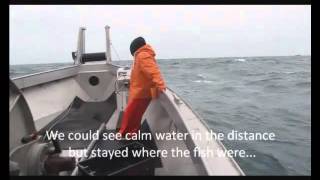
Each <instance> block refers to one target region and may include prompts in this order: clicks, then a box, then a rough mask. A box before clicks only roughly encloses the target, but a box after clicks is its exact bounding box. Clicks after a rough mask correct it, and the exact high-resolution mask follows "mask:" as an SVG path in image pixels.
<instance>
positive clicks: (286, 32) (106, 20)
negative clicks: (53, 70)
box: [10, 5, 311, 64]
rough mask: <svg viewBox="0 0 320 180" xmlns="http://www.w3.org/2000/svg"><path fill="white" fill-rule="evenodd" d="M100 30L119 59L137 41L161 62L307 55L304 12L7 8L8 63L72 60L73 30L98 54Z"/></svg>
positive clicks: (214, 8) (308, 21)
mask: <svg viewBox="0 0 320 180" xmlns="http://www.w3.org/2000/svg"><path fill="white" fill-rule="evenodd" d="M105 25H109V26H111V41H112V44H113V46H114V47H115V49H116V51H117V52H118V54H119V56H120V58H121V59H122V60H129V59H132V56H131V55H130V51H129V45H130V42H131V41H132V40H133V39H134V38H135V37H137V36H143V37H144V38H145V39H146V41H147V43H149V44H151V46H153V47H154V49H155V50H156V54H157V58H161V59H164V58H197V57H233V56H278V55H280V56H281V55H296V54H302V55H310V54H311V6H301V5H300V6H295V5H288V6H284V5H273V6H271V5H268V6H262V5H259V6H255V5H249V6H244V5H241V6H230V5H225V6H222V5H202V6H191V5H180V6H173V5H169V6H164V5H161V6H159V5H152V6H149V5H142V6H140V5H135V6H132V5H129V6H124V5H114V6H111V5H103V6H102V5H79V6H75V5H56V6H53V5H50V6H42V5H41V6H40V5H35V6H31V5H28V6H22V5H17V6H13V5H11V6H10V64H33V63H35V64H36V63H55V62H72V61H73V60H72V58H71V52H72V51H75V50H76V43H77V34H78V28H79V27H80V26H85V27H86V28H87V30H86V52H101V51H105V32H104V26H105ZM112 58H113V60H118V57H117V55H116V54H115V51H114V50H113V51H112Z"/></svg>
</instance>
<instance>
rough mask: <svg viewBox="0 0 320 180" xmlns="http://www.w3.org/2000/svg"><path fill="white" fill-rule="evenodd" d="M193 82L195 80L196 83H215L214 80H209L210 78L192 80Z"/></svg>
mask: <svg viewBox="0 0 320 180" xmlns="http://www.w3.org/2000/svg"><path fill="white" fill-rule="evenodd" d="M192 82H195V83H207V84H210V83H213V81H209V80H195V81H192Z"/></svg>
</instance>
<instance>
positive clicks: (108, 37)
mask: <svg viewBox="0 0 320 180" xmlns="http://www.w3.org/2000/svg"><path fill="white" fill-rule="evenodd" d="M104 28H105V30H106V60H107V63H111V48H110V46H111V42H110V26H108V25H106V26H105V27H104Z"/></svg>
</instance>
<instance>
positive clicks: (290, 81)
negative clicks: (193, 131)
mask: <svg viewBox="0 0 320 180" xmlns="http://www.w3.org/2000/svg"><path fill="white" fill-rule="evenodd" d="M114 63H115V64H119V65H126V64H131V62H130V61H115V62H114ZM158 63H159V65H160V68H161V71H162V73H163V76H164V78H165V80H166V82H167V84H168V86H169V87H170V88H172V89H173V90H175V92H177V93H178V94H179V95H180V96H182V97H183V98H184V99H185V100H186V101H187V102H188V103H189V104H191V106H192V107H193V108H194V110H195V111H197V112H198V113H199V114H200V115H201V116H202V117H203V119H204V120H205V121H206V122H207V124H208V125H209V126H210V127H211V128H212V129H213V130H214V131H215V132H223V133H228V132H230V131H231V130H232V129H234V130H237V131H248V132H274V133H275V134H276V140H275V141H254V142H252V141H224V142H223V143H224V144H225V146H226V147H227V148H230V149H245V150H246V151H247V152H248V153H250V154H255V155H256V157H254V158H236V161H237V162H238V163H239V165H240V166H241V168H242V169H243V170H244V172H245V173H246V174H248V175H310V174H311V57H310V56H290V57H250V58H202V59H170V60H159V61H158ZM70 64H71V63H70ZM70 64H47V65H14V66H10V76H11V77H15V76H21V75H25V74H29V73H34V72H40V71H43V70H48V69H54V68H57V67H63V66H66V65H70Z"/></svg>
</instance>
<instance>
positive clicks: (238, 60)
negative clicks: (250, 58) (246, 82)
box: [234, 58, 247, 62]
mask: <svg viewBox="0 0 320 180" xmlns="http://www.w3.org/2000/svg"><path fill="white" fill-rule="evenodd" d="M234 61H237V62H246V61H247V60H246V59H242V58H239V59H234Z"/></svg>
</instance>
